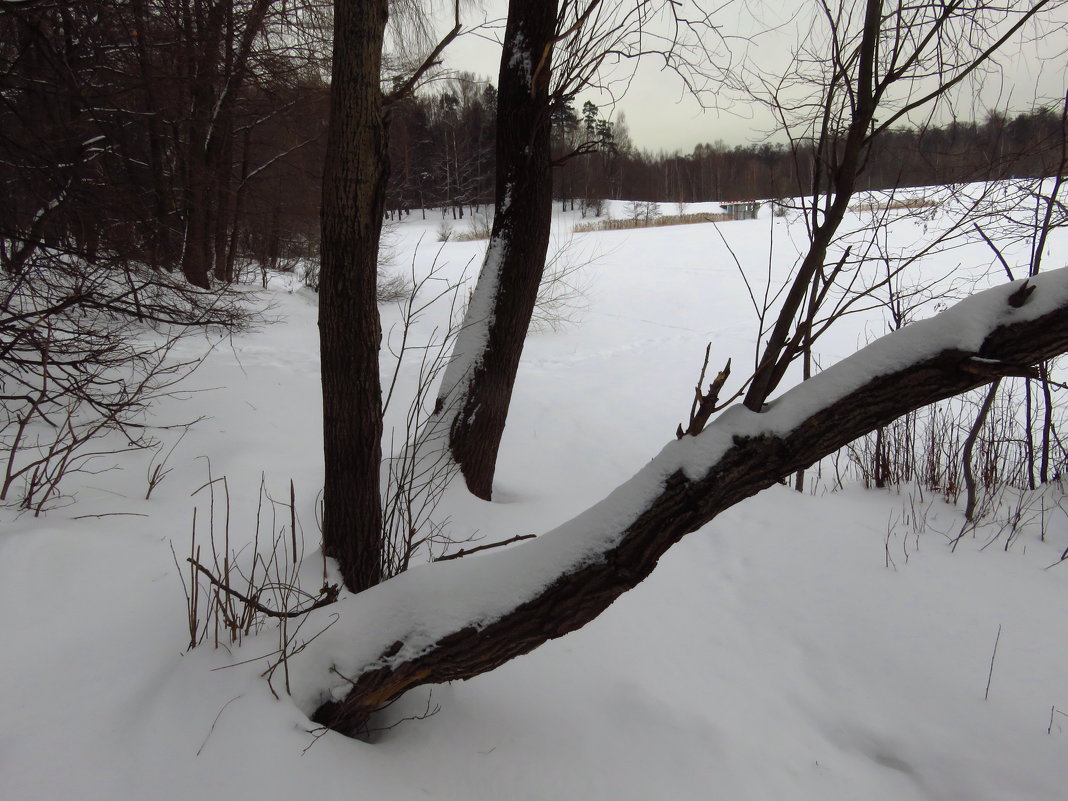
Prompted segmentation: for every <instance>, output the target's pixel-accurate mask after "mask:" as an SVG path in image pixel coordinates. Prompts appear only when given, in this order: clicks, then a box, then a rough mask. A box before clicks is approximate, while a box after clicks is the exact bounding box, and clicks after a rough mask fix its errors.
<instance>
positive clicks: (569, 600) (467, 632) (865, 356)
mask: <svg viewBox="0 0 1068 801" xmlns="http://www.w3.org/2000/svg"><path fill="white" fill-rule="evenodd" d="M1059 272H1060V274H1059V275H1057V276H1056V277H1054V276H1053V274H1052V273H1051V274H1048V275H1047V277H1046V278H1045V279H1043V280H1042V283H1040V284H1039V285H1038V287H1037V289H1038V291H1036V292H1034V297H1032V298H1030V299H1029V300H1028V301H1027V304H1028V305H1031V304H1034V305H1033V306H1032V309H1033V311H1031V312H1029V311H1028V308H1027V306H1024V308H1023V309H1022V310H1017V309H1016V308H1015V307H1014V300H1013V299H1014V298H1017V297H1018V296H1019V295H1020V294H1021V293H1020V292H1019V291H1014V288H1013V287H1011V286H1002V287H997V288H995V289H992V290H988V291H987V292H985V293H983V294H982V295H981V296H980V297H977V298H975V299H972V300H969V301H965V302H964V303H962V304H960V305H958V306H957V307H954V309H951V310H949V311H948V312H944V313H943V315H939V317H941V318H942V319H938V318H936V320H934V321H930V322H926V323H925V322H919V323H913V324H912V325H910V326H908V327H907V328H905V329H903V330H902V331H897V332H894V333H892V334H890V335H888V336H887V337H884V338H883V339H881V340H878V341H877V342H875V343H873V344H872V345H870V346H868V347H867V348H865V349H864V350H862V351H860V352H858V353H856V354H854V355H853V356H852V357H850V358H849V359H846V360H845V361H843V362H842V363H840V364H838V365H835V366H833V367H831V368H829V369H828V370H825V371H824V372H823V373H821V374H819V375H817V376H815V377H814V378H811V379H809V380H808V381H805V382H803V383H802V384H800V385H799V386H798V387H796V388H795V389H794V390H792V391H791V392H788V393H786V394H785V395H783V396H782V397H780V398H779V399H777V400H776V401H775V403H774V404H773V405H772V406H771V407H770V408H769V409H768V410H767V411H765V412H763V413H761V414H755V413H751V412H747V411H743V410H742V409H740V408H734V409H732V410H730V411H731V413H730V414H729V415H727V418H726V420H725V421H724V422H723V424H722V425H720V424H719V421H717V422H714V423H712V424H711V425H709V426H708V427H707V428H705V430H704V431H703V432H701V433H700V434H698V435H697V436H696V437H693V438H689V437H687V438H684V439H683V440H681V441H680V442H678V443H673V444H672V445H669V446H668V447H667V448H665V449H664V451H663V452H662V453H661V455H660V456H658V457H657V458H656V459H654V460H653V461H652V462H650V463H649V464H648V465H647V466H646V467H645V468H644V469H643V470H642V471H641V472H640V473H639V474H638V475H636V476H635V477H634V478H633V479H631V480H630V481H629V482H627V484H624V485H623V486H622V487H620V488H619V489H617V490H616V491H615V492H613V493H612V495H610V496H609V497H608V498H607V499H606V500H605V501H603V502H602V504H599V505H598V506H595V507H593V508H592V509H590V510H588V511H587V512H585V513H583V514H582V515H580V516H579V517H577V518H575V520H573V521H571V523H568V524H565V525H564V526H562V527H561V529H560V530H558V532H556V534H555V535H553V534H550V535H546V542H544V543H542V542H540V541H539V540H535V541H533V542H531V543H528V544H524V545H521V546H517V547H516V548H515V549H514V551H512V552H510V553H498V554H497V555H496V556H495V558H494V559H493V560H487V562H486V568H487V570H488V571H489V572H490V573H491V575H490V576H489V579H490V581H491V582H492V581H501V580H502V579H501V576H500V575H492V571H493V570H504V571H505V575H511V572H509V571H514V570H515V567H514V564H513V562H512V558H514V559H516V560H518V561H519V563H520V564H524V565H528V568H527V569H528V571H529V570H530V569H534V570H537V569H538V566H539V565H540V564H542V563H543V560H544V558H545V555H546V552H545V551H544V550H535V551H534V552H533V555H534V556H535V558H534V559H529V560H528V559H525V556H526V554H525V553H523V552H524V551H525V550H527V549H538V548H544V547H548V548H553V547H557V546H560V545H561V542H562V541H564V540H566V544H567V546H568V548H569V549H570V550H569V551H568V552H569V553H570V554H571V556H570V557H569V559H568V561H565V562H564V563H563V564H562V566H560V567H558V568H553V569H554V570H555V571H556V572H555V574H553V573H548V574H547V575H540V576H538V579H537V581H532V582H531V586H532V588H533V587H542V588H541V589H531V590H530V591H529V592H528V593H527V594H522V593H517V597H515V598H513V599H509V600H507V601H502V602H501V603H502V608H498V609H495V610H491V611H490V612H486V611H485V610H477V611H476V612H475V613H472V612H470V611H468V612H467V615H472V614H479V613H481V614H483V615H484V617H483V618H482V619H478V620H470V622H469V623H468V624H467V625H465V624H464V621H465V620H469V618H467V617H460V619H459V620H454V621H452V622H451V625H452V627H453V628H452V633H450V634H448V635H446V636H443V637H440V638H439V639H437V640H436V641H435V642H430V643H427V642H424V641H421V640H419V637H420V635H419V632H420V628H421V626H423V625H425V621H422V620H421V619H420V616H419V614H418V609H414V610H413V609H411V608H409V609H407V610H406V612H405V619H406V620H410V621H411V623H410V624H409V625H410V628H409V629H407V630H406V629H404V628H399V629H397V630H395V631H392V632H386V631H383V632H381V633H380V634H379V636H380V637H382V638H383V642H382V643H381V651H380V652H379V653H377V654H376V658H373V659H371V660H369V661H367V662H365V663H363V664H361V665H356V666H355V668H353V667H352V666H349V667H348V668H347V669H346V668H344V667H343V665H344V662H343V658H342V655H340V654H333V653H331V654H329V655H324V654H320V655H319V657H318V659H317V661H318V662H319V663H322V664H338V663H340V665H341V666H339V667H338V668H336V670H337V672H339V673H340V674H341V675H343V676H344V677H345V681H346V683H347V685H348V690H347V695H346V696H345V697H344V698H342V699H341V700H340V701H328V702H326V703H324V704H323V705H322V706H320V707H319V709H318V710H317V711H316V713H315V716H314V719H315V721H316V722H318V723H320V724H322V725H325V726H328V727H330V728H333V729H337V730H339V731H342V732H346V733H354V732H358V731H359V730H360V729H361V727H363V726H365V725H366V722H367V720H368V718H369V716H370V715H371V714H372V713H373V712H374V711H375V710H376V709H378V708H379V707H380V706H382V705H383V704H385V703H387V702H389V701H390V700H392V699H394V698H396V697H398V696H399V695H401V694H402V693H404V692H405V691H407V690H409V689H411V688H413V687H417V686H420V685H423V684H432V683H439V682H442V681H453V680H456V679H468V678H472V677H474V676H477V675H479V674H481V673H484V672H487V671H489V670H492V669H494V668H495V667H498V666H500V665H502V664H504V663H505V662H507V661H509V660H511V659H513V658H515V657H517V656H521V655H522V654H525V653H528V652H529V651H532V650H533V649H534V648H536V647H538V646H539V645H541V644H542V643H544V642H546V641H547V640H550V639H554V638H556V637H560V636H563V635H564V634H567V633H568V632H571V631H574V630H576V629H578V628H580V627H582V626H584V625H585V624H586V623H588V622H590V621H592V620H593V619H594V618H596V617H597V616H598V615H599V614H600V613H601V612H603V611H604V610H605V609H607V608H608V606H609V605H610V604H611V603H612V602H613V601H614V600H615V599H616V598H618V597H619V596H620V595H622V594H623V593H624V592H626V591H627V590H629V589H631V588H633V587H634V586H636V585H637V584H638V583H639V582H641V581H642V580H643V579H644V578H645V577H646V576H647V575H649V573H650V572H651V571H652V569H653V568H654V567H655V566H656V563H657V561H658V560H659V558H660V556H661V555H663V554H664V552H665V551H667V549H668V548H669V547H671V545H673V544H674V543H675V542H677V541H678V540H679V539H681V538H682V537H683V536H684V535H685V534H687V533H690V532H693V531H696V530H697V529H698V528H700V527H701V526H703V525H705V524H706V523H707V522H708V521H710V520H711V519H713V518H714V517H715V516H716V515H718V514H719V513H720V512H722V511H724V510H725V509H728V508H730V507H731V506H733V505H734V504H736V503H738V502H739V501H741V500H743V499H745V498H747V497H749V496H751V495H754V494H755V493H757V492H759V491H760V490H762V489H764V488H766V487H769V486H771V485H772V484H774V483H775V482H776V481H778V480H779V479H781V478H782V477H784V476H787V475H789V474H790V473H791V472H793V471H795V470H798V469H800V468H803V467H806V466H808V465H810V464H812V463H813V462H814V461H816V460H818V459H820V458H822V457H823V456H826V455H828V454H830V453H833V452H834V451H835V450H837V449H838V448H840V447H842V446H844V445H846V444H847V443H849V442H851V441H852V440H854V439H855V438H857V437H859V436H862V435H864V434H865V433H867V432H869V431H872V430H873V429H875V428H877V427H879V426H882V425H886V424H888V423H890V422H891V421H893V420H894V419H895V418H897V417H899V416H901V415H903V414H905V413H907V412H909V411H912V410H913V409H917V408H919V407H920V406H924V405H926V404H929V403H934V402H935V401H938V400H942V399H944V398H947V397H950V396H952V395H956V394H959V393H961V392H965V391H967V390H969V389H972V388H974V387H976V386H980V385H982V384H984V383H986V382H988V381H991V380H993V379H995V378H997V377H999V376H1004V375H1021V374H1028V373H1029V372H1030V371H1029V370H1028V369H1027V366H1028V365H1032V364H1035V363H1037V362H1040V361H1042V360H1043V359H1048V358H1051V357H1052V356H1054V355H1056V354H1059V353H1062V352H1064V351H1066V350H1068V270H1062V271H1059ZM1050 278H1052V279H1053V280H1049V279H1050ZM1031 280H1032V281H1033V282H1035V279H1031ZM1035 283H1037V282H1035ZM1018 287H1019V285H1017V288H1018ZM1021 312H1022V313H1021ZM972 325H977V326H979V325H981V326H982V328H980V329H979V331H978V332H977V331H976V330H975V329H971V331H972V333H971V334H970V335H969V336H968V338H967V339H963V338H962V337H961V336H960V335H959V332H960V331H962V330H963V329H965V328H968V327H970V326H972ZM983 333H985V337H984V336H982V334H983ZM965 342H966V343H967V345H964V344H962V343H965ZM973 347H974V350H972V348H973ZM964 348H967V349H964ZM888 368H889V369H890V371H889V372H887V370H888ZM583 543H585V545H583ZM553 555H554V556H557V557H558V556H559V551H554V552H553ZM510 557H511V558H510ZM452 564H453V563H444V564H441V565H435V566H434V567H432V568H430V569H431V570H438V569H443V570H449V569H450V566H451V565H452ZM549 564H557V561H556V560H552V561H550V562H549ZM447 576H448V574H446V576H443V577H439V581H440V580H441V578H446V577H447ZM423 578H424V579H428V578H430V577H423ZM431 584H432V586H435V587H437V586H445V585H442V584H438V583H435V582H434V581H433V580H432V579H431ZM387 587H388V585H387ZM387 587H383V590H386V589H387ZM431 596H432V597H433V599H434V603H436V604H441V603H443V602H446V601H445V599H443V598H441V597H440V596H439V595H435V594H433V593H431ZM397 600H401V601H404V600H409V601H411V599H410V598H409V599H404V598H400V599H398V598H394V599H393V601H394V602H396V601H397ZM461 603H462V599H461ZM461 608H462V607H461ZM436 611H437V610H436V609H428V610H427V614H429V615H432V614H434V612H436ZM450 613H451V610H450V609H446V610H444V612H443V614H444V615H446V616H447V615H449V614H450ZM405 638H410V639H412V640H416V641H417V642H416V643H415V644H414V645H412V646H410V647H407V648H406V645H408V643H406V641H405ZM390 641H392V642H390ZM362 652H363V653H367V652H368V651H366V650H364V651H362ZM324 680H325V679H324Z"/></svg>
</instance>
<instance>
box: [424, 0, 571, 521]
mask: <svg viewBox="0 0 1068 801" xmlns="http://www.w3.org/2000/svg"><path fill="white" fill-rule="evenodd" d="M556 16H557V0H545V2H542V0H511V2H510V3H509V6H508V25H507V28H506V30H505V35H504V49H503V51H502V53H501V68H500V76H499V79H498V89H497V165H496V171H497V173H496V189H495V193H496V210H495V212H494V216H493V229H492V232H491V234H490V241H489V245H488V247H487V249H486V258H485V262H484V263H483V266H482V272H481V274H480V275H479V279H478V284H477V286H476V287H475V291H474V295H473V296H472V299H471V303H470V304H469V306H468V309H467V314H466V315H465V318H464V323H463V327H462V329H461V332H460V334H459V337H458V338H457V343H456V351H455V353H456V357H455V358H454V359H453V361H452V362H451V363H450V365H449V367H448V369H447V371H446V374H445V378H444V380H443V382H442V390H441V394H440V396H439V398H438V410H437V411H438V414H439V420H440V421H441V424H442V426H448V430H449V448H450V450H451V451H452V456H453V458H454V459H455V460H456V463H457V464H458V465H459V467H460V471H461V472H462V473H463V476H464V479H465V480H466V481H467V487H468V489H470V490H471V492H472V493H474V494H475V495H477V496H478V497H480V498H484V499H486V500H489V498H490V494H491V493H492V490H493V473H494V468H495V467H496V463H497V450H498V448H499V447H500V444H501V437H502V436H503V434H504V424H505V418H506V417H507V415H508V404H509V403H510V401H511V398H512V387H513V386H514V385H515V378H516V373H517V372H518V370H519V357H520V356H521V355H522V353H523V342H524V340H525V339H526V335H527V328H528V327H529V326H530V318H531V315H532V314H533V311H534V303H535V301H536V299H537V296H538V285H539V284H540V283H541V274H542V270H543V269H544V267H545V253H546V250H547V249H548V246H549V229H550V221H551V214H552V167H551V154H550V142H549V130H550V108H549V83H550V78H551V70H552V46H553V37H554V36H555V33H556Z"/></svg>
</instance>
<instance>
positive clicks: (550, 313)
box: [529, 236, 602, 331]
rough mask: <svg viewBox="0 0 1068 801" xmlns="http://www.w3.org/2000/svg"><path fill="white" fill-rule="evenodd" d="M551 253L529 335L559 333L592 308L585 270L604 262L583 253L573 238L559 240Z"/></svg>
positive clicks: (539, 289) (567, 237)
mask: <svg viewBox="0 0 1068 801" xmlns="http://www.w3.org/2000/svg"><path fill="white" fill-rule="evenodd" d="M550 252H551V253H552V255H551V256H550V257H549V259H548V260H547V261H546V263H545V271H544V272H543V273H542V278H541V284H540V285H539V286H538V298H537V300H536V301H535V303H534V312H533V314H532V315H531V317H530V329H529V330H530V331H546V330H548V331H559V330H561V329H562V328H565V327H566V326H568V325H571V324H573V323H576V322H578V319H579V317H580V316H581V314H582V313H583V312H584V311H586V309H587V308H589V305H590V297H589V279H588V277H587V276H588V272H587V271H586V269H587V268H588V267H590V266H592V265H594V264H596V263H597V262H598V261H599V260H600V258H602V257H600V256H597V255H593V254H591V253H590V252H588V251H585V250H583V249H581V248H580V247H579V246H578V245H577V244H576V242H575V240H574V238H573V237H572V236H566V237H565V238H564V239H562V240H558V241H557V243H556V246H555V247H554V248H551V249H550Z"/></svg>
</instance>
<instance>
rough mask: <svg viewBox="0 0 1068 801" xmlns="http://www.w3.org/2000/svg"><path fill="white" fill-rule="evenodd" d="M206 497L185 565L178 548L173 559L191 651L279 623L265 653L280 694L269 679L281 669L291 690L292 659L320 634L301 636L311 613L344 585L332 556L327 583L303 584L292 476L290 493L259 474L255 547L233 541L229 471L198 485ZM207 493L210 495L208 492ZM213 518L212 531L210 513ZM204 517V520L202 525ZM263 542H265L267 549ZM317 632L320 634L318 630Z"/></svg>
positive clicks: (325, 576) (324, 569) (195, 516)
mask: <svg viewBox="0 0 1068 801" xmlns="http://www.w3.org/2000/svg"><path fill="white" fill-rule="evenodd" d="M198 496H199V498H200V499H201V500H202V501H205V500H206V507H207V508H206V509H205V510H204V511H205V514H203V515H200V516H199V520H198V514H197V512H198V509H197V508H194V510H193V523H192V532H191V535H190V540H189V556H188V557H186V559H185V563H184V566H183V565H182V564H180V563H179V562H178V557H177V555H176V554H174V549H173V546H172V548H171V552H172V554H174V562H175V566H176V567H177V568H178V575H179V577H180V578H181V581H182V588H183V590H184V593H185V599H186V622H187V628H188V632H189V643H188V650H192V649H193V648H196V647H198V646H200V645H203V644H205V643H211V644H212V645H213V646H214V647H215V648H219V647H220V646H228V645H240V644H241V642H242V641H243V639H244V638H245V637H246V636H248V635H252V634H259V633H260V632H261V631H263V630H264V628H265V627H266V626H267V625H268V623H269V622H273V623H274V624H275V625H276V627H277V634H278V648H277V650H276V651H274V652H273V653H271V654H268V655H267V658H268V660H269V662H268V666H267V669H266V670H265V671H264V673H263V675H264V676H265V677H266V678H267V681H268V685H269V686H270V687H271V692H273V693H274V694H275V697H278V693H277V691H275V689H274V686H273V684H272V683H271V680H272V679H273V677H274V675H275V673H276V672H277V671H278V670H279V668H281V671H282V677H283V684H284V687H285V691H286V692H287V693H288V692H289V658H290V657H292V656H293V655H294V654H296V653H299V652H300V651H301V650H303V648H304V647H305V646H306V645H307V643H308V642H310V641H311V640H312V639H314V636H312V637H310V638H308V639H301V638H300V636H299V635H300V634H301V630H302V627H303V626H304V623H305V621H306V620H307V614H308V613H309V612H311V611H313V610H315V609H320V608H322V607H324V606H328V605H330V604H332V603H334V602H335V601H336V600H337V599H338V596H339V594H340V591H341V590H340V586H339V585H338V584H337V583H332V582H331V581H330V575H329V572H328V570H327V564H326V558H325V557H323V561H322V586H321V587H320V588H319V590H318V591H317V592H315V593H311V592H308V591H307V590H305V589H304V588H303V586H302V582H303V576H304V574H305V573H306V571H305V570H304V550H305V547H304V532H303V529H302V528H301V525H300V520H299V518H298V516H297V510H296V491H295V488H294V486H293V482H292V481H290V482H289V497H288V499H287V500H284V501H283V500H277V499H275V498H273V497H271V495H270V493H269V492H268V490H267V483H266V479H265V477H264V476H261V477H260V488H259V497H258V500H257V504H256V525H255V531H254V535H253V540H252V549H251V552H248V551H247V549H246V548H241V549H239V550H236V551H235V550H233V549H232V548H231V545H230V515H231V506H230V488H229V484H228V482H227V479H226V476H219V477H217V478H212V477H211V475H210V465H209V476H208V481H207V482H205V483H204V484H203V485H202V486H201V487H200V488H198V489H197V490H195V491H194V492H193V497H198ZM205 496H206V498H205ZM205 517H206V518H207V532H205V531H204V530H203V529H204V522H203V521H204V518H205ZM198 523H199V526H198ZM261 545H263V546H265V547H263V548H262V549H261ZM315 636H317V635H315Z"/></svg>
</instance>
